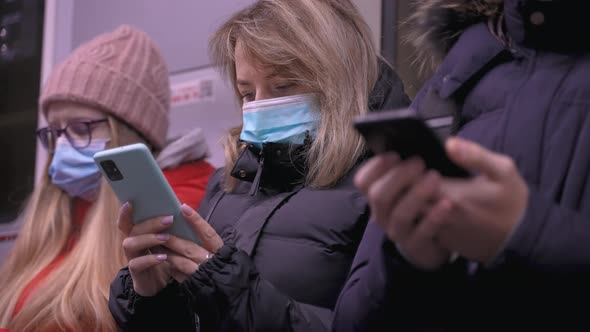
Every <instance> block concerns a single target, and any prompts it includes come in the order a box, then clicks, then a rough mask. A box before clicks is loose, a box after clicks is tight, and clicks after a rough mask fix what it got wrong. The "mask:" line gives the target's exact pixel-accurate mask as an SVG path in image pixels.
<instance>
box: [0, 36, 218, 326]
mask: <svg viewBox="0 0 590 332" xmlns="http://www.w3.org/2000/svg"><path fill="white" fill-rule="evenodd" d="M168 84H169V83H168V72H167V69H166V65H165V63H164V60H163V58H162V57H161V55H160V53H159V51H158V49H157V47H156V45H154V43H153V42H152V41H151V40H150V38H149V37H148V36H147V35H146V34H145V33H143V32H141V31H139V30H137V29H135V28H132V27H129V26H121V27H119V28H118V29H116V30H114V31H113V32H110V33H107V34H104V35H101V36H98V37H96V38H95V39H93V40H92V41H89V42H87V43H86V44H84V45H82V46H80V48H78V49H77V50H76V51H75V52H73V53H72V54H71V55H70V56H69V57H68V59H66V61H65V62H64V63H62V64H61V65H60V66H58V67H57V68H56V69H55V70H54V72H53V73H52V75H51V76H50V78H49V80H48V81H47V84H46V86H45V87H44V90H43V92H42V95H41V98H40V107H41V111H42V113H43V115H44V116H45V119H46V120H47V123H48V127H45V128H41V129H39V130H38V132H37V134H38V137H39V139H40V141H41V143H42V144H43V146H44V147H45V148H46V149H47V151H48V152H49V160H48V163H47V166H46V168H45V173H44V176H42V178H41V180H40V183H39V184H38V185H37V187H36V188H35V191H34V193H33V194H32V197H31V199H30V202H29V203H28V206H27V208H26V210H25V215H24V220H25V221H24V225H23V227H22V230H21V231H20V233H19V237H18V239H17V241H16V243H15V247H14V249H13V252H12V253H11V255H10V257H9V259H8V261H7V262H6V264H5V265H4V267H3V268H2V271H0V285H2V287H1V289H0V327H5V328H8V329H11V330H14V331H19V332H25V331H115V330H116V326H115V323H114V321H113V319H112V316H111V315H110V313H109V311H108V307H107V299H108V287H109V283H110V281H111V280H112V278H113V276H114V275H116V273H117V271H118V270H119V269H120V268H121V267H122V266H124V265H125V264H126V263H127V261H126V259H125V256H124V255H123V251H122V249H121V246H120V243H121V241H122V236H121V234H120V232H119V231H118V229H117V227H116V225H115V224H114V223H112V222H109V221H110V220H115V219H116V216H117V212H118V210H119V206H120V204H119V202H118V201H117V199H116V197H115V196H114V194H113V192H112V191H111V190H110V189H109V187H108V185H107V184H106V182H105V181H103V180H102V179H101V176H100V173H99V170H98V168H97V167H96V165H95V164H94V162H93V160H92V156H93V154H94V153H95V152H98V151H100V150H103V149H106V148H112V147H117V146H122V145H126V144H130V143H136V142H143V143H145V144H147V145H148V146H150V147H152V149H153V150H154V151H160V150H161V149H162V148H163V147H164V145H165V144H166V141H165V139H166V132H167V129H168V113H169V99H170V93H169V86H168ZM177 144H178V143H173V145H172V146H170V147H173V146H175V149H176V150H182V149H180V148H179V147H178V145H177ZM205 150H206V147H205V149H204V150H203V151H205ZM164 151H166V150H164ZM193 151H194V150H193ZM162 155H164V156H166V155H168V156H169V155H170V154H169V153H162ZM205 155H206V152H205V153H203V154H202V155H201V156H195V155H193V157H195V158H192V159H194V160H197V161H194V162H191V163H183V165H178V163H176V161H174V160H170V158H168V160H166V161H164V160H161V162H162V163H165V164H167V165H170V164H171V163H173V164H175V165H176V166H178V167H175V168H173V169H172V168H171V169H169V170H168V171H167V172H166V174H167V176H168V179H169V181H170V182H171V183H172V186H173V187H175V188H182V190H183V191H182V190H181V191H178V192H180V193H181V195H180V196H179V197H180V199H181V200H183V201H186V202H188V203H189V204H190V205H193V206H197V205H198V201H199V200H200V199H199V195H202V194H203V193H204V190H203V188H201V189H199V182H200V184H204V183H206V181H207V179H208V177H209V174H210V173H211V172H212V171H213V169H212V168H211V166H210V165H209V164H207V163H206V162H205V161H198V160H200V159H202V158H203V157H204V156H205ZM199 174H200V175H199ZM188 178H191V180H190V181H188ZM195 179H196V180H195ZM199 179H200V180H199Z"/></svg>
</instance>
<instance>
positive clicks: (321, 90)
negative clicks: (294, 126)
mask: <svg viewBox="0 0 590 332" xmlns="http://www.w3.org/2000/svg"><path fill="white" fill-rule="evenodd" d="M238 40H239V41H240V45H243V46H244V52H245V54H246V55H247V56H248V57H249V58H251V59H254V60H256V61H257V62H258V63H260V64H261V65H265V66H270V67H272V68H273V69H274V70H276V71H277V72H279V73H281V74H282V75H284V76H285V77H287V78H288V79H289V80H291V81H293V82H294V83H297V84H300V85H302V86H306V87H309V88H310V89H311V90H312V92H314V93H316V94H317V95H318V97H319V101H320V115H321V120H320V124H319V126H318V131H317V136H316V138H315V139H314V141H313V143H312V144H311V147H310V149H309V152H308V154H307V165H308V168H309V171H308V174H307V178H306V183H307V184H308V185H311V186H313V187H327V186H330V185H333V184H335V183H336V182H337V181H338V180H340V179H341V178H342V177H343V176H344V175H346V173H348V172H349V171H350V170H351V168H352V167H353V166H354V165H355V163H356V162H357V161H358V159H359V158H360V156H361V155H362V154H363V153H364V152H365V145H364V142H363V140H362V139H361V137H360V136H359V135H358V134H357V133H356V131H355V130H354V129H353V127H352V120H353V117H355V116H357V115H361V114H365V113H366V112H367V108H368V96H369V93H370V91H371V90H372V88H373V86H374V84H375V81H376V79H377V74H378V73H377V70H378V69H377V53H376V51H375V46H374V45H373V42H372V39H371V34H370V29H369V27H368V25H367V24H366V22H365V21H364V20H363V18H362V17H361V15H360V14H359V12H358V10H357V9H356V8H355V6H354V5H353V4H352V3H351V2H350V1H349V0H296V1H294V0H259V1H257V2H256V3H255V4H253V5H251V6H249V7H247V8H245V9H243V10H241V11H239V12H238V13H236V14H235V15H234V16H233V17H232V18H230V19H229V20H228V21H227V22H226V23H225V24H224V25H223V26H222V27H221V28H220V29H219V30H218V31H217V32H216V33H215V34H214V35H213V37H212V38H211V40H210V44H209V45H210V52H211V57H212V58H213V60H214V62H215V64H216V65H217V66H218V67H220V68H221V70H222V71H223V73H224V74H226V75H228V76H229V78H230V80H231V82H232V83H233V85H234V89H236V96H239V93H238V91H237V88H236V69H235V51H236V44H237V42H238ZM240 103H241V102H240ZM240 132H241V128H233V129H232V130H230V131H229V133H228V134H227V136H226V138H225V140H224V147H225V156H226V165H225V166H226V167H225V169H226V190H228V191H231V190H232V189H233V187H234V186H235V181H233V179H232V178H231V176H230V175H229V171H230V170H231V169H232V167H233V165H234V164H235V161H236V159H237V157H238V154H239V152H240V151H241V150H242V149H243V145H242V144H240V142H239V135H240Z"/></svg>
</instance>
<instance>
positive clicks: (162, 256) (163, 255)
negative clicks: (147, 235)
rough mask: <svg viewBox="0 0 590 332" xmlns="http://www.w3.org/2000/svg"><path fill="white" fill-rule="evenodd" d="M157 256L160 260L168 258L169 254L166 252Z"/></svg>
mask: <svg viewBox="0 0 590 332" xmlns="http://www.w3.org/2000/svg"><path fill="white" fill-rule="evenodd" d="M156 258H157V259H158V260H159V261H165V260H166V258H168V255H166V254H161V255H157V256H156Z"/></svg>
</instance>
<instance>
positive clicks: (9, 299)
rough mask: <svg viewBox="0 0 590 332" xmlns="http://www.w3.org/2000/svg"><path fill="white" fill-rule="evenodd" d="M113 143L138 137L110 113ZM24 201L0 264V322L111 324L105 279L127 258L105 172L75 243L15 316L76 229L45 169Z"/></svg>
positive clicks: (22, 330) (62, 326)
mask: <svg viewBox="0 0 590 332" xmlns="http://www.w3.org/2000/svg"><path fill="white" fill-rule="evenodd" d="M109 126H110V129H111V141H110V143H109V147H117V146H121V145H126V144H130V143H133V142H137V141H141V139H140V138H139V136H138V135H137V134H136V133H135V132H133V131H132V129H130V128H128V127H127V126H126V125H124V124H123V123H121V122H119V121H117V120H115V119H114V118H112V117H109ZM49 163H50V161H48V163H47V165H46V167H45V173H44V174H45V175H44V176H43V177H42V179H41V181H40V183H39V184H38V185H37V186H36V188H35V190H34V192H33V194H32V196H31V198H30V201H29V203H28V205H27V208H26V209H25V214H24V224H23V227H22V229H21V231H20V232H19V236H18V238H17V240H16V243H15V245H14V248H13V251H12V253H11V255H10V256H9V257H8V260H7V262H6V264H4V267H3V268H2V270H1V271H0V285H2V291H1V293H0V326H2V327H7V328H9V329H12V330H15V331H19V332H27V331H56V330H60V331H62V330H64V331H116V326H115V323H114V320H113V318H112V316H111V314H110V312H109V309H108V298H109V286H110V283H111V281H112V280H113V278H114V277H115V275H116V273H117V272H118V270H119V269H120V268H122V267H123V266H124V265H125V264H126V263H127V261H126V259H125V257H124V255H123V251H122V246H121V243H122V240H123V236H122V234H121V233H120V232H119V230H118V228H117V225H115V221H116V219H117V217H118V211H119V206H120V204H119V201H118V200H117V198H116V196H115V194H114V193H113V192H112V191H111V189H110V187H109V186H108V184H107V183H106V181H105V180H102V181H103V182H102V184H101V186H100V191H99V194H98V198H97V200H96V201H95V202H94V204H93V205H92V207H91V208H90V209H89V211H88V212H87V214H86V216H85V220H84V222H83V224H82V225H81V229H80V230H79V233H78V234H79V236H78V239H77V243H76V245H75V246H74V247H73V249H71V251H70V252H69V253H68V254H67V256H66V257H65V258H64V259H63V261H62V262H61V263H60V264H59V265H58V266H57V267H56V268H55V269H54V270H53V271H52V272H51V273H50V274H49V275H48V276H47V277H46V278H45V279H44V280H43V281H42V282H41V283H40V284H38V285H37V288H36V289H35V290H34V292H33V293H32V294H31V296H30V297H29V298H28V299H27V302H26V305H24V306H23V307H22V309H21V310H20V312H19V313H18V314H17V315H16V316H15V317H12V316H13V312H14V308H15V305H16V302H17V301H18V299H19V297H20V296H21V294H22V293H23V290H24V289H25V287H26V286H27V285H28V284H29V283H30V282H31V280H33V278H35V277H36V276H37V275H38V274H39V273H40V272H41V271H42V270H43V269H45V268H46V267H47V266H48V265H49V264H50V263H51V262H53V261H54V260H55V259H56V257H58V256H59V255H60V253H62V252H64V250H66V248H67V246H68V242H69V240H70V237H71V236H72V234H73V233H74V232H76V230H75V229H74V227H75V222H74V219H73V218H74V216H72V213H71V211H72V199H71V198H70V197H68V195H67V194H66V193H64V192H63V191H62V190H61V189H59V188H58V187H56V186H55V185H53V184H52V183H51V182H50V179H49V176H48V175H47V169H48V167H49Z"/></svg>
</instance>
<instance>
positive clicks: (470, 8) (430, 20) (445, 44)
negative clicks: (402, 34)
mask: <svg viewBox="0 0 590 332" xmlns="http://www.w3.org/2000/svg"><path fill="white" fill-rule="evenodd" d="M503 3H504V1H503V0H418V1H415V2H414V6H415V7H416V9H415V12H414V14H413V15H411V17H410V19H409V21H408V22H407V24H409V26H410V33H409V35H408V36H407V37H406V38H407V41H408V42H410V43H412V44H413V45H414V46H415V47H416V49H417V50H418V58H417V60H418V61H419V63H420V66H421V67H422V68H428V67H430V68H435V67H436V66H437V65H438V64H439V63H440V61H442V59H443V58H444V56H445V55H446V54H447V52H448V51H449V50H450V48H451V47H452V46H453V44H454V43H455V42H456V41H457V38H459V36H460V35H461V33H462V32H463V31H464V30H465V29H466V28H467V27H469V26H471V25H473V24H476V23H479V22H484V21H487V20H489V19H490V18H493V17H497V16H499V15H500V13H501V12H502V7H503Z"/></svg>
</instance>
